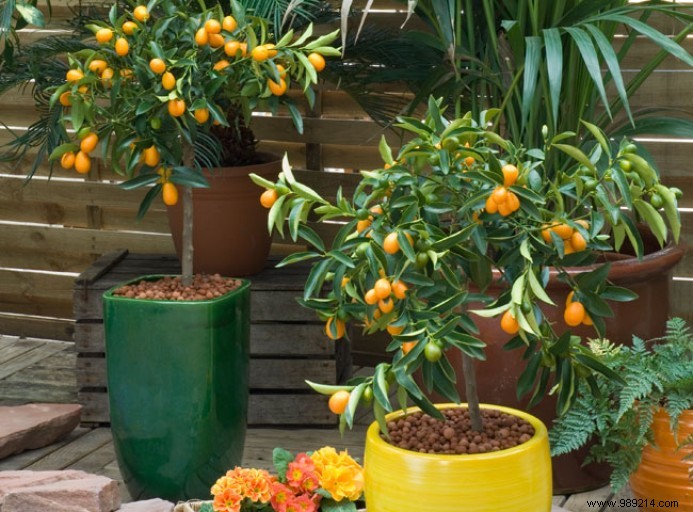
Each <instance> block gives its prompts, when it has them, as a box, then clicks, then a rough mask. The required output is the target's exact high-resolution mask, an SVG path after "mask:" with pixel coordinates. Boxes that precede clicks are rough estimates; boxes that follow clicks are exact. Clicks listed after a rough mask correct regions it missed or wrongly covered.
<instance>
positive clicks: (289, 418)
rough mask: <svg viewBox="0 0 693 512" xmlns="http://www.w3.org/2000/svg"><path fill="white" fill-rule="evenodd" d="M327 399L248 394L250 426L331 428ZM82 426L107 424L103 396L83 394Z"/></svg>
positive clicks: (334, 418) (321, 397) (311, 395)
mask: <svg viewBox="0 0 693 512" xmlns="http://www.w3.org/2000/svg"><path fill="white" fill-rule="evenodd" d="M327 400H328V398H327V397H325V396H323V395H318V394H315V393H310V394H295V393H294V394H272V393H268V394H251V395H250V396H249V398H248V424H249V425H334V424H335V423H336V416H335V415H334V414H332V413H331V412H330V411H329V409H328V408H327ZM79 403H80V404H82V406H83V407H84V409H83V410H82V422H83V424H84V423H100V424H105V423H109V422H110V419H109V413H108V396H107V395H106V393H103V392H101V393H99V392H94V391H82V392H80V393H79Z"/></svg>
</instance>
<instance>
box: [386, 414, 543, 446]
mask: <svg viewBox="0 0 693 512" xmlns="http://www.w3.org/2000/svg"><path fill="white" fill-rule="evenodd" d="M441 412H442V413H443V416H445V420H443V421H441V420H438V419H436V418H433V417H431V416H429V415H428V414H424V413H422V412H416V413H413V414H410V415H408V416H406V417H404V418H400V419H398V420H395V421H389V422H388V423H387V430H388V434H389V435H390V440H389V441H388V439H387V437H385V436H383V439H384V440H385V441H387V442H390V443H391V444H392V445H394V446H397V447H399V448H404V449H405V450H412V451H416V452H420V453H439V454H448V455H454V454H465V453H487V452H495V451H499V450H504V449H507V448H512V447H513V446H517V445H519V444H522V443H525V442H527V441H529V440H530V439H531V438H532V437H533V436H534V427H532V425H530V424H529V423H528V422H527V421H525V420H523V419H522V418H518V417H516V416H512V415H510V414H505V413H502V412H500V411H497V410H493V409H482V410H481V416H482V425H483V432H475V431H473V430H471V422H470V420H469V412H468V410H467V409H466V408H454V409H444V410H442V411H441Z"/></svg>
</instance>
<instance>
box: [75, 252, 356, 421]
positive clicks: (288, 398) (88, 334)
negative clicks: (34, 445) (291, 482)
mask: <svg viewBox="0 0 693 512" xmlns="http://www.w3.org/2000/svg"><path fill="white" fill-rule="evenodd" d="M275 263H276V261H273V260H271V261H270V262H269V263H268V266H267V267H266V269H265V270H264V271H263V272H261V273H260V274H258V275H255V276H253V277H252V279H251V281H252V285H251V329H250V352H251V355H250V357H251V360H250V398H249V404H248V423H249V424H250V425H326V426H327V425H334V424H336V417H335V416H334V415H333V414H331V413H330V412H329V410H328V408H327V398H326V397H324V396H322V395H318V394H316V393H314V392H313V391H312V390H311V389H310V388H309V387H308V386H307V385H306V384H305V382H304V381H305V380H306V379H308V380H312V381H317V382H323V383H326V384H337V383H340V382H344V380H345V379H347V378H348V377H349V376H350V374H351V357H350V347H349V343H348V342H347V341H346V340H342V341H339V342H337V343H334V342H331V341H330V340H329V339H327V337H326V336H325V334H324V332H323V324H322V323H320V322H319V321H318V319H317V317H316V316H315V314H314V313H313V312H312V311H310V310H307V309H305V308H303V307H302V306H300V305H299V304H298V303H297V302H296V297H298V296H299V295H300V294H301V292H302V290H303V284H304V283H305V279H306V276H307V275H308V267H307V266H305V265H293V266H289V267H288V268H281V269H277V268H274V264H275ZM146 274H180V264H179V262H178V259H177V258H176V257H175V256H174V255H153V254H131V253H129V252H128V251H127V250H118V251H113V252H110V253H107V254H105V255H103V256H102V257H101V258H99V259H98V260H97V261H95V262H94V264H93V265H91V267H89V269H87V270H86V271H85V272H83V273H82V274H80V275H79V277H78V278H77V279H76V280H75V285H74V315H75V320H76V325H75V348H76V350H77V386H78V390H79V392H78V396H79V401H80V403H81V404H82V405H83V406H84V410H83V411H82V421H83V422H84V423H88V424H100V425H105V424H108V423H109V422H110V417H109V411H108V390H107V386H106V360H105V353H104V352H105V345H104V328H103V309H102V295H103V293H104V292H105V291H106V290H108V289H110V288H111V287H113V286H116V285H118V284H121V283H123V282H125V281H128V280H130V279H133V278H136V277H138V276H141V275H146Z"/></svg>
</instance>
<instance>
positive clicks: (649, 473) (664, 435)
mask: <svg viewBox="0 0 693 512" xmlns="http://www.w3.org/2000/svg"><path fill="white" fill-rule="evenodd" d="M652 431H653V433H654V443H655V446H656V447H652V446H649V445H648V446H646V447H645V449H644V450H643V453H642V462H641V463H640V466H638V470H637V471H636V472H635V473H633V476H631V478H630V487H631V489H632V490H633V495H634V496H635V497H636V499H637V500H638V503H637V505H638V506H639V507H640V510H644V511H646V512H664V511H668V510H693V482H692V481H691V480H690V478H689V473H688V472H689V470H690V469H691V468H692V467H693V461H684V460H683V457H685V456H686V455H689V454H691V453H693V448H690V447H686V448H681V449H679V450H678V451H677V439H678V441H679V442H681V441H682V440H684V439H686V437H688V436H690V435H693V410H688V411H684V412H683V413H682V414H681V416H680V417H679V429H678V438H676V437H674V433H673V432H672V431H671V428H670V427H669V415H668V414H667V413H666V412H665V411H664V410H663V409H660V410H659V411H658V412H657V413H656V414H655V417H654V423H653V424H652Z"/></svg>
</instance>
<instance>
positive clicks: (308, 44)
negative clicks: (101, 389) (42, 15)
mask: <svg viewBox="0 0 693 512" xmlns="http://www.w3.org/2000/svg"><path fill="white" fill-rule="evenodd" d="M90 28H91V29H92V30H93V32H94V37H95V38H96V42H97V45H98V46H97V47H96V48H88V49H82V50H80V51H78V52H75V53H71V54H68V55H67V62H68V66H69V69H68V71H67V73H66V81H65V82H64V83H63V84H61V85H60V86H58V87H56V88H55V89H54V91H53V93H52V97H51V106H52V107H53V108H54V109H56V111H57V127H58V132H59V134H60V136H61V138H62V143H61V144H59V145H58V146H57V147H56V148H55V149H54V150H53V152H52V154H51V159H52V160H57V161H60V164H61V165H62V166H63V167H64V168H66V169H72V168H74V169H75V171H76V172H77V173H79V174H87V173H89V172H90V169H91V168H92V165H93V164H92V162H93V159H94V158H98V157H101V158H104V159H105V160H106V161H107V162H108V164H109V166H110V168H111V169H112V170H113V171H114V172H115V173H116V174H117V175H119V176H121V177H122V178H123V182H122V184H121V187H123V188H125V189H137V188H140V187H146V189H147V192H146V194H145V196H144V200H143V202H142V205H141V208H140V214H144V212H145V211H146V210H147V208H148V207H149V205H150V204H151V202H152V201H153V200H154V199H155V198H157V197H159V196H162V197H163V201H164V203H166V204H168V205H175V204H176V203H178V201H179V196H180V197H181V202H182V203H183V208H182V209H183V214H182V216H183V241H182V247H183V256H182V267H183V274H182V276H179V277H174V276H168V277H164V276H146V277H145V278H144V279H143V280H141V282H140V280H138V282H136V283H135V282H133V283H129V284H128V285H127V286H125V287H122V288H119V289H114V290H110V291H108V292H107V293H106V294H105V295H104V325H105V330H106V356H107V370H108V388H109V401H110V407H111V427H112V432H113V435H114V444H115V448H116V453H117V455H118V460H119V464H120V466H121V469H122V471H123V475H124V477H125V480H126V483H127V485H128V487H129V489H130V492H131V494H132V495H133V496H147V495H149V496H161V497H167V498H168V499H181V498H191V497H204V496H206V495H207V493H208V490H209V487H210V485H211V484H212V483H213V482H214V480H215V479H216V477H217V475H218V474H219V472H220V471H221V470H222V469H224V468H226V467H231V466H233V465H235V464H238V463H239V462H240V458H241V455H242V450H243V442H244V434H245V422H246V409H247V394H248V393H247V387H248V382H247V381H248V352H249V348H248V339H249V286H250V285H249V282H248V281H246V280H238V279H233V278H230V277H221V276H219V275H213V276H202V275H195V276H193V270H194V268H193V259H192V253H193V233H192V228H193V218H194V217H193V201H192V199H193V192H192V189H193V188H196V187H206V186H207V184H208V182H207V179H206V177H205V175H204V174H203V172H202V170H201V168H202V167H207V168H211V167H214V166H215V164H216V163H217V162H218V159H219V157H218V155H219V153H220V146H221V143H220V140H219V135H218V132H214V131H213V127H214V126H215V125H218V126H228V125H229V124H230V123H234V121H233V120H230V119H229V117H228V116H227V114H228V113H229V112H235V111H237V109H240V111H241V113H242V114H246V115H249V114H250V112H251V111H252V110H253V109H255V108H256V107H258V105H259V104H260V103H266V104H268V105H269V106H270V107H271V108H275V109H276V108H277V107H278V106H279V105H280V104H281V103H283V102H285V101H288V99H287V98H286V91H287V89H288V87H289V85H290V84H292V83H294V84H300V86H301V88H302V89H303V90H304V91H309V90H310V86H311V84H312V83H314V82H315V81H316V79H317V73H318V70H319V68H320V67H321V65H323V63H324V57H323V56H322V55H323V54H325V55H330V54H334V53H336V50H334V49H332V48H331V47H329V46H326V45H327V44H329V42H330V41H332V40H333V39H334V38H335V37H336V34H328V35H324V36H322V37H318V38H311V35H312V34H311V32H312V29H311V28H310V27H308V28H307V29H306V30H305V31H304V32H303V33H302V34H300V35H298V34H294V33H293V32H292V31H288V32H287V33H286V34H284V36H283V37H282V38H281V39H278V40H275V39H274V38H273V33H272V32H271V30H270V28H269V25H268V21H267V20H265V19H263V18H259V17H253V16H250V15H246V13H245V11H244V9H243V8H242V7H241V5H240V4H239V3H237V2H235V1H234V2H231V13H225V12H223V11H222V8H221V7H220V5H214V6H212V7H210V8H207V7H206V6H205V5H204V3H202V2H198V3H195V4H188V3H186V2H183V1H182V0H176V1H166V2H164V1H161V2H150V3H149V4H147V5H137V6H135V7H134V8H133V9H132V10H129V9H125V10H122V9H121V8H120V7H119V6H117V5H114V6H113V7H112V8H111V10H110V12H109V16H108V21H107V22H103V23H99V24H94V25H91V26H90ZM307 95H308V96H309V97H310V94H309V93H307ZM292 112H294V116H295V119H296V121H297V123H298V122H299V121H300V115H299V114H298V111H297V110H295V109H292ZM234 128H235V127H234ZM208 176H209V175H208ZM253 196H254V200H255V201H257V193H256V192H255V193H253ZM229 221H231V219H219V218H215V219H214V222H215V223H217V224H218V223H224V222H229ZM237 242H238V243H239V245H240V244H242V243H243V240H237ZM143 299H144V300H143Z"/></svg>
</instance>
